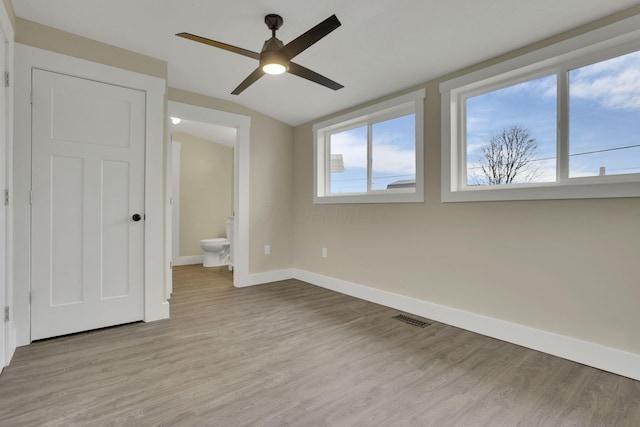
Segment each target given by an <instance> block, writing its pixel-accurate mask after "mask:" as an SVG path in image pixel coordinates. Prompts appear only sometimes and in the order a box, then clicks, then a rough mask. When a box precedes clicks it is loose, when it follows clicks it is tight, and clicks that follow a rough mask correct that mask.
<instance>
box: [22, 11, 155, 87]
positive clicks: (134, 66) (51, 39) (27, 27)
mask: <svg viewBox="0 0 640 427" xmlns="http://www.w3.org/2000/svg"><path fill="white" fill-rule="evenodd" d="M15 27H16V36H15V41H16V43H22V44H26V45H29V46H33V47H37V48H40V49H45V50H49V51H52V52H57V53H61V54H63V55H69V56H74V57H76V58H81V59H86V60H88V61H93V62H98V63H100V64H105V65H110V66H112V67H118V68H122V69H125V70H129V71H135V72H138V73H142V74H147V75H150V76H154V77H159V78H162V79H166V78H167V63H166V62H165V61H162V60H159V59H155V58H151V57H149V56H145V55H141V54H139V53H135V52H131V51H128V50H125V49H121V48H118V47H115V46H111V45H108V44H105V43H101V42H98V41H95V40H91V39H88V38H85V37H81V36H78V35H75V34H71V33H67V32H65V31H61V30H58V29H56V28H52V27H47V26H45V25H41V24H38V23H35V22H32V21H28V20H26V19H22V18H16V23H15Z"/></svg>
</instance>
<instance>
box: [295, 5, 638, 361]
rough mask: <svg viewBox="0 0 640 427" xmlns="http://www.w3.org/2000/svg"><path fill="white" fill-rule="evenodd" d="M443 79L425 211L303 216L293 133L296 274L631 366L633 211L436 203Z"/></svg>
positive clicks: (301, 155)
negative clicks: (570, 340) (568, 344)
mask: <svg viewBox="0 0 640 427" xmlns="http://www.w3.org/2000/svg"><path fill="white" fill-rule="evenodd" d="M632 12H633V13H638V12H640V9H638V8H634V10H633V11H632ZM629 14H630V13H627V14H626V15H629ZM622 16H625V15H621V14H619V15H617V16H616V17H615V19H617V18H620V17H622ZM611 20H612V19H611V18H609V19H607V20H603V21H601V22H600V23H596V24H590V25H589V26H588V27H584V28H581V29H579V30H577V31H574V32H572V34H577V32H580V31H584V30H585V29H586V28H593V27H595V26H597V25H600V24H601V23H603V22H610V21H611ZM562 37H566V35H563V36H562ZM562 37H559V38H558V37H556V38H554V40H558V39H560V38H562ZM545 43H548V41H547V42H545ZM545 43H539V44H537V45H536V47H540V46H541V45H543V44H545ZM532 48H533V47H528V48H525V49H521V50H520V53H522V52H524V51H527V50H531V49H532ZM512 56H514V54H513V53H512V54H510V55H505V56H503V57H502V58H497V59H495V60H493V61H488V62H487V63H485V64H481V65H480V66H476V67H472V68H473V69H477V68H480V67H481V66H486V65H487V64H489V63H493V62H496V61H499V60H504V59H506V58H508V57H512ZM468 71H471V69H467V70H463V71H460V72H457V73H455V75H460V74H462V73H464V72H468ZM452 76H453V74H452V75H448V76H443V77H442V78H441V79H438V80H437V81H432V82H428V83H426V84H425V85H424V86H423V87H426V89H427V97H426V100H425V181H426V185H425V202H424V203H414V204H387V205H382V204H379V205H375V204H364V205H313V203H312V200H313V199H312V187H313V185H312V183H313V175H312V174H313V172H312V171H313V167H312V165H313V163H312V159H313V151H312V148H313V140H312V132H311V124H306V125H303V126H299V127H297V128H296V129H295V133H294V139H295V144H294V213H295V216H294V265H295V266H296V268H299V269H303V270H308V271H311V272H314V273H319V274H323V275H327V276H331V277H335V278H338V279H343V280H347V281H351V282H355V283H359V284H362V285H366V286H369V287H372V288H376V289H381V290H385V291H389V292H394V293H397V294H401V295H405V296H409V297H414V298H417V299H420V300H424V301H429V302H433V303H437V304H442V305H446V306H449V307H453V308H456V309H461V310H464V311H468V312H473V313H477V314H481V315H486V316H489V317H492V318H497V319H501V320H506V321H510V322H514V323H518V324H522V325H526V326H529V327H532V328H536V329H541V330H544V331H550V332H554V333H558V334H562V335H565V336H570V337H574V338H578V339H581V340H585V341H589V342H594V343H598V344H602V345H606V346H610V347H614V348H618V349H621V350H626V351H629V352H632V353H636V354H640V340H639V339H638V331H640V316H639V315H638V313H639V311H638V310H639V309H638V302H639V301H640V274H639V270H638V254H640V199H638V198H632V199H598V200H553V201H520V202H486V203H480V202H478V203H446V204H445V203H441V202H440V154H441V149H440V143H441V140H440V95H439V83H440V82H442V81H445V80H448V79H450V78H451V77H452ZM359 107H361V106H359ZM359 107H357V108H359ZM354 108H355V107H354ZM322 247H327V248H328V257H327V258H326V259H323V258H322V257H321V248H322Z"/></svg>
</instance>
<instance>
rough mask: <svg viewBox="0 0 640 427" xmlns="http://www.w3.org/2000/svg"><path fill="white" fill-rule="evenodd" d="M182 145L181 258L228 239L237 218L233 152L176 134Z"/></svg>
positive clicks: (210, 142) (175, 138) (174, 136)
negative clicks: (208, 243) (230, 221)
mask: <svg viewBox="0 0 640 427" xmlns="http://www.w3.org/2000/svg"><path fill="white" fill-rule="evenodd" d="M173 141H174V142H176V141H179V142H180V205H179V206H180V242H179V255H180V256H192V255H202V249H201V248H200V244H199V241H200V240H202V239H211V238H214V237H226V227H225V224H226V221H227V219H228V218H229V217H230V216H231V215H233V148H231V147H227V146H224V145H221V144H216V143H215V142H212V141H206V140H204V139H200V138H197V137H195V136H193V135H189V134H185V133H180V132H174V133H173Z"/></svg>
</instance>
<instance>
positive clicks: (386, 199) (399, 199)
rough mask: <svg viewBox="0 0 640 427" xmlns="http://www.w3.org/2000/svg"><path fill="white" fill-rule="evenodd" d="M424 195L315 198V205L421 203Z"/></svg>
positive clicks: (391, 194) (392, 194)
mask: <svg viewBox="0 0 640 427" xmlns="http://www.w3.org/2000/svg"><path fill="white" fill-rule="evenodd" d="M421 202H424V195H423V194H418V193H384V194H344V195H331V196H321V197H314V199H313V203H314V204H317V205H322V204H328V205H331V204H350V203H421Z"/></svg>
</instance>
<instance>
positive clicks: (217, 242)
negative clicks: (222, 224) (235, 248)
mask: <svg viewBox="0 0 640 427" xmlns="http://www.w3.org/2000/svg"><path fill="white" fill-rule="evenodd" d="M232 227H233V221H232V220H231V218H230V219H228V220H227V238H224V237H219V238H215V239H203V240H200V247H201V248H202V250H203V251H204V257H203V258H202V266H203V267H219V266H221V265H228V264H229V258H230V254H231V241H230V237H231V230H232Z"/></svg>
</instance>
